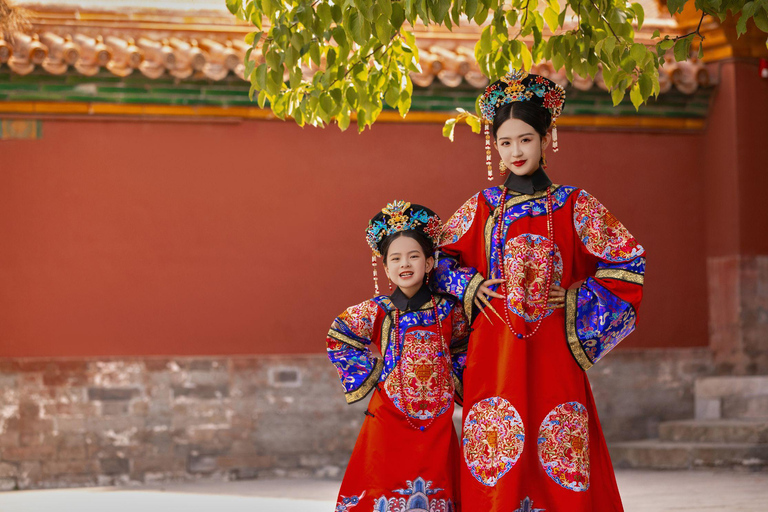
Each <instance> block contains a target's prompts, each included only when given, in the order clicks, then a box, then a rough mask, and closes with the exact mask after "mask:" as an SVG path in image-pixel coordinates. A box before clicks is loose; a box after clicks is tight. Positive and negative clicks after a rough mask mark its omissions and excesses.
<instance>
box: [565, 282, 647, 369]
mask: <svg viewBox="0 0 768 512" xmlns="http://www.w3.org/2000/svg"><path fill="white" fill-rule="evenodd" d="M576 311H577V313H576V333H577V335H578V337H579V339H580V340H581V345H582V346H583V347H584V352H585V353H586V354H587V356H588V357H589V359H590V361H592V362H593V363H596V362H597V361H598V360H600V358H602V357H603V356H604V355H605V354H607V353H608V352H610V351H611V350H612V349H613V348H614V347H615V346H616V345H618V344H619V342H620V341H621V340H623V339H624V338H626V337H627V336H629V335H630V333H631V332H632V331H634V330H635V319H636V315H635V310H634V309H633V308H632V306H631V304H629V303H627V302H625V301H623V300H621V299H620V298H618V297H617V296H616V295H614V294H612V293H611V292H610V291H608V290H607V289H606V288H605V287H603V286H602V285H601V284H600V283H598V282H597V281H595V280H594V279H592V278H589V279H587V280H586V281H585V282H584V283H583V284H582V285H581V287H580V288H579V294H578V297H577V299H576Z"/></svg>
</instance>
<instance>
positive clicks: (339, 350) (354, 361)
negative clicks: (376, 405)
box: [326, 300, 384, 404]
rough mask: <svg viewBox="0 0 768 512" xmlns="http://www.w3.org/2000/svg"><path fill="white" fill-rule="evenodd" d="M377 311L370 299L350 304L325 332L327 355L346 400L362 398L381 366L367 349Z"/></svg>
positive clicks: (374, 383) (373, 381)
mask: <svg viewBox="0 0 768 512" xmlns="http://www.w3.org/2000/svg"><path fill="white" fill-rule="evenodd" d="M380 311H381V310H380V308H379V307H378V305H377V304H376V303H375V302H374V301H372V300H369V301H366V302H363V303H362V304H358V305H357V306H352V307H350V308H348V309H347V310H346V311H345V312H344V313H342V314H341V315H340V316H339V317H338V318H336V320H334V322H333V325H331V329H330V331H328V336H327V338H326V348H327V351H328V358H329V359H330V360H331V363H333V365H334V366H335V367H336V371H337V372H338V374H339V378H340V379H341V384H342V386H343V387H344V394H345V397H346V399H347V403H350V404H351V403H354V402H357V401H358V400H361V399H363V398H365V396H366V395H367V394H368V393H369V392H370V391H371V389H373V387H374V386H375V385H376V382H377V381H378V379H379V376H380V375H381V371H382V369H383V367H384V364H383V362H382V361H381V359H379V358H377V357H374V356H373V354H372V353H371V350H370V344H371V339H372V338H373V334H374V332H375V330H376V329H377V328H378V322H377V319H378V316H379V312H380Z"/></svg>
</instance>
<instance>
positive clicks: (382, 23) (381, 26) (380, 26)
mask: <svg viewBox="0 0 768 512" xmlns="http://www.w3.org/2000/svg"><path fill="white" fill-rule="evenodd" d="M375 27H376V36H377V37H378V38H379V39H380V40H381V41H387V40H388V39H389V36H390V34H391V27H392V26H391V25H390V24H389V20H388V19H387V18H385V17H384V16H379V18H378V19H377V20H376V24H375Z"/></svg>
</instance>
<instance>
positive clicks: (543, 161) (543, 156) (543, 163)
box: [541, 148, 547, 169]
mask: <svg viewBox="0 0 768 512" xmlns="http://www.w3.org/2000/svg"><path fill="white" fill-rule="evenodd" d="M541 168H542V169H546V168H547V154H546V153H545V152H544V148H541Z"/></svg>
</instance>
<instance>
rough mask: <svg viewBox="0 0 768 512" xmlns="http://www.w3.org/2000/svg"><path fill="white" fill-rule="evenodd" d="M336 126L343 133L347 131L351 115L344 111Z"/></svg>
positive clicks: (337, 119)
mask: <svg viewBox="0 0 768 512" xmlns="http://www.w3.org/2000/svg"><path fill="white" fill-rule="evenodd" d="M336 124H337V125H338V127H339V129H340V130H341V131H345V130H346V129H347V128H349V113H347V112H345V111H343V110H342V112H340V113H339V114H338V115H337V116H336Z"/></svg>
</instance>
